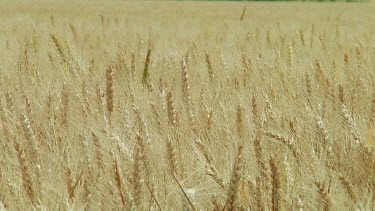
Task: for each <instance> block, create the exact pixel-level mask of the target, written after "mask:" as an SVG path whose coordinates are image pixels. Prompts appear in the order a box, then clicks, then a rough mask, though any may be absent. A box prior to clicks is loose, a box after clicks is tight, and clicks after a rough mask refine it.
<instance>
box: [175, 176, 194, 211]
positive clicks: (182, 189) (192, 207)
mask: <svg viewBox="0 0 375 211" xmlns="http://www.w3.org/2000/svg"><path fill="white" fill-rule="evenodd" d="M172 176H173V179H174V181H176V183H177V184H178V187H179V188H180V189H181V191H182V193H183V194H184V196H185V198H186V199H187V201H188V202H189V205H190V206H191V209H193V210H194V211H195V210H196V209H195V207H194V204H193V203H192V202H191V200H190V198H189V196H188V195H187V194H186V192H185V190H184V188H183V187H182V185H181V184H180V182H179V181H178V179H177V178H176V176H175V175H174V174H173V173H172Z"/></svg>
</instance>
